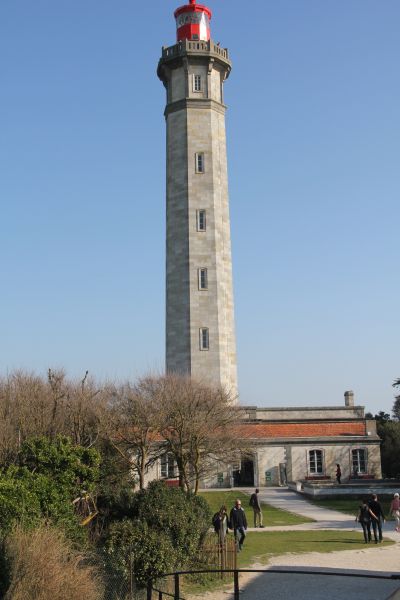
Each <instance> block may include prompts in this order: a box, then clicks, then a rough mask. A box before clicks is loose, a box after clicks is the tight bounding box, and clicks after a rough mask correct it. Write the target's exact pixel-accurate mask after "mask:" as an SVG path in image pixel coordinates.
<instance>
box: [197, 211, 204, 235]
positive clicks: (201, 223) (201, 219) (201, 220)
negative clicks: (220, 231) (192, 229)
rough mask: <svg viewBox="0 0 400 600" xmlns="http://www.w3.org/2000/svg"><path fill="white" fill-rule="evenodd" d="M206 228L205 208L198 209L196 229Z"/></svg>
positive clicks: (202, 229)
mask: <svg viewBox="0 0 400 600" xmlns="http://www.w3.org/2000/svg"><path fill="white" fill-rule="evenodd" d="M205 230H206V211H205V209H203V208H202V209H200V210H198V211H197V231H205Z"/></svg>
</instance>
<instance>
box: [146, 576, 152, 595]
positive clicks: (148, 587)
mask: <svg viewBox="0 0 400 600" xmlns="http://www.w3.org/2000/svg"><path fill="white" fill-rule="evenodd" d="M152 598H153V582H152V581H151V579H150V580H149V581H148V582H147V600H152Z"/></svg>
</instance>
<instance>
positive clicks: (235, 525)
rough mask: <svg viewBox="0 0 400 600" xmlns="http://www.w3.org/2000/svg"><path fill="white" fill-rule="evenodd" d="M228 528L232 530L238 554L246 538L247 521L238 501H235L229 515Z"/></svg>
mask: <svg viewBox="0 0 400 600" xmlns="http://www.w3.org/2000/svg"><path fill="white" fill-rule="evenodd" d="M229 527H230V528H231V529H233V533H234V535H235V540H236V543H237V545H238V551H239V552H240V551H241V549H242V547H243V542H244V538H245V537H246V529H247V519H246V514H245V512H244V510H243V508H242V503H241V502H240V500H239V499H237V500H236V501H235V506H234V507H233V508H232V510H231V513H230V515H229Z"/></svg>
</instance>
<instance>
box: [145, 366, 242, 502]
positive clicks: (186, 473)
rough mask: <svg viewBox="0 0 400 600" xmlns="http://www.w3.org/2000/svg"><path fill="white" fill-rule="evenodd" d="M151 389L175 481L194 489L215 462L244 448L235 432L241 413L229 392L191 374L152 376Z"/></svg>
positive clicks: (228, 457) (232, 457)
mask: <svg viewBox="0 0 400 600" xmlns="http://www.w3.org/2000/svg"><path fill="white" fill-rule="evenodd" d="M152 394H153V397H154V400H155V402H156V403H157V404H158V406H159V410H160V414H161V415H162V419H161V424H160V429H159V431H160V436H161V440H162V445H163V447H164V451H166V452H169V453H171V454H172V455H173V457H174V459H175V461H176V464H177V467H178V471H179V484H180V486H181V487H182V488H183V489H186V490H188V489H193V490H194V492H195V493H197V491H198V488H199V483H200V480H201V479H202V478H204V477H207V476H208V475H210V474H211V473H213V472H214V471H215V469H216V465H217V464H218V462H224V463H225V464H227V463H228V462H230V461H231V460H233V459H234V458H237V455H238V453H239V452H240V450H241V449H242V450H244V446H243V443H242V442H241V440H240V438H239V437H238V427H239V426H240V422H241V419H242V418H243V413H242V411H241V410H240V409H239V408H238V407H237V406H235V405H234V404H233V400H234V399H233V398H232V397H231V395H230V394H229V393H228V392H226V391H224V390H223V389H221V388H212V387H209V386H206V385H203V384H200V383H198V382H196V381H194V380H192V379H190V378H189V377H182V376H179V375H167V376H165V377H159V378H158V379H153V380H152ZM241 446H243V448H241Z"/></svg>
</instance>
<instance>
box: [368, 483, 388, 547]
mask: <svg viewBox="0 0 400 600" xmlns="http://www.w3.org/2000/svg"><path fill="white" fill-rule="evenodd" d="M368 506H369V508H370V509H371V511H372V512H373V513H374V514H373V515H371V525H372V529H373V532H374V538H375V544H377V543H378V535H379V543H381V542H382V523H383V521H384V520H385V515H384V514H383V510H382V506H381V503H380V502H378V496H377V495H376V494H372V498H371V500H370V501H369V502H368ZM377 529H378V535H377V531H376V530H377Z"/></svg>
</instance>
